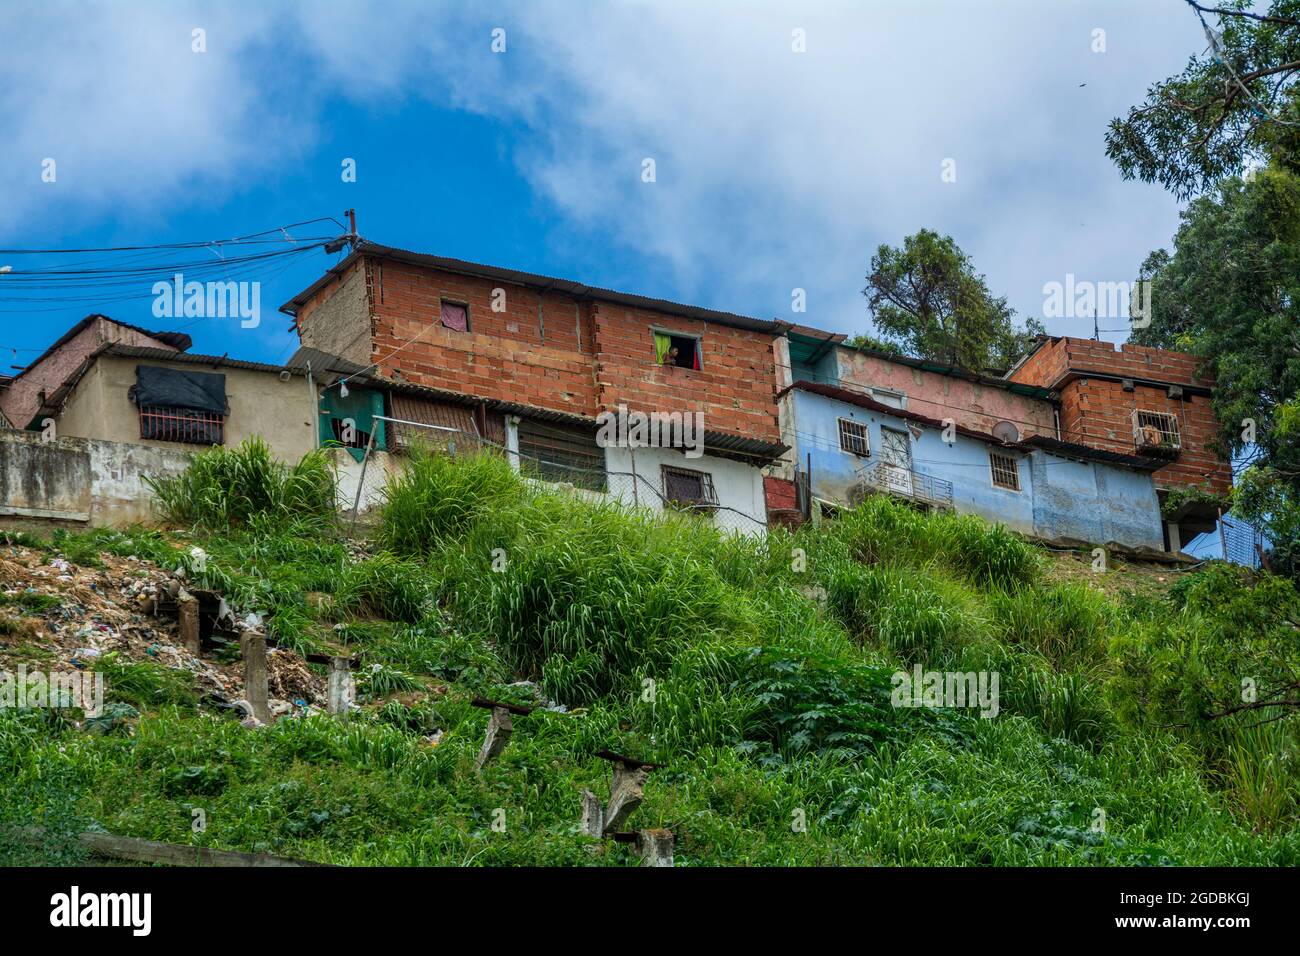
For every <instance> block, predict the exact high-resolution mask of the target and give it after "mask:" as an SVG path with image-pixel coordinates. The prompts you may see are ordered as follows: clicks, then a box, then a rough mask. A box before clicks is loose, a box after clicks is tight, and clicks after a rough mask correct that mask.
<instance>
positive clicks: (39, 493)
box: [0, 431, 190, 527]
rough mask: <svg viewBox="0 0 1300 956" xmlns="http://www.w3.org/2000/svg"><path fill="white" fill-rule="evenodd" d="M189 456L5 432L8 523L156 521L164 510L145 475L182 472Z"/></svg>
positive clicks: (1, 468)
mask: <svg viewBox="0 0 1300 956" xmlns="http://www.w3.org/2000/svg"><path fill="white" fill-rule="evenodd" d="M189 460H190V455H189V453H187V452H184V451H180V450H177V449H168V448H148V447H145V446H144V445H138V444H134V445H133V444H122V443H119V442H109V441H95V440H89V439H85V438H67V437H63V438H59V439H56V440H54V441H44V440H42V437H41V435H40V433H39V432H18V431H0V525H3V526H30V525H33V524H70V525H73V526H80V527H100V526H103V525H125V524H134V523H137V522H148V521H150V520H153V519H154V518H155V517H156V516H155V514H154V511H153V507H152V499H153V493H152V492H151V491H150V490H149V488H148V486H147V485H146V484H145V481H144V479H145V478H146V477H155V478H156V477H162V476H165V475H174V474H178V473H179V472H181V471H183V470H184V469H185V466H186V465H187V464H188V463H189Z"/></svg>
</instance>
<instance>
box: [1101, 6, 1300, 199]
mask: <svg viewBox="0 0 1300 956" xmlns="http://www.w3.org/2000/svg"><path fill="white" fill-rule="evenodd" d="M1186 3H1187V7H1188V14H1187V15H1188V16H1193V17H1196V18H1197V20H1199V22H1200V24H1201V26H1202V29H1203V31H1204V33H1205V48H1204V51H1203V52H1201V53H1198V54H1196V55H1194V56H1192V58H1191V59H1190V60H1189V61H1188V64H1187V67H1186V68H1185V69H1184V70H1183V72H1182V73H1180V74H1178V75H1177V76H1172V77H1169V78H1168V79H1166V80H1164V81H1163V82H1160V83H1157V84H1155V85H1154V86H1152V87H1151V88H1150V89H1149V90H1148V91H1147V97H1146V100H1145V101H1144V102H1143V103H1142V104H1141V105H1139V106H1135V107H1133V108H1132V109H1130V110H1129V112H1128V115H1127V116H1125V117H1123V118H1122V119H1118V118H1117V119H1115V120H1112V121H1111V124H1110V129H1109V131H1108V132H1107V134H1106V154H1107V155H1108V156H1109V157H1110V158H1111V159H1112V160H1114V161H1115V164H1116V165H1117V166H1118V167H1119V169H1120V172H1121V173H1123V175H1124V178H1125V179H1141V180H1143V181H1145V182H1156V183H1160V184H1161V185H1163V186H1164V187H1165V188H1167V189H1169V190H1170V191H1172V192H1173V193H1174V194H1175V195H1177V196H1178V197H1179V198H1180V199H1188V198H1190V197H1191V196H1194V195H1196V194H1197V193H1200V192H1204V191H1206V190H1212V189H1214V188H1215V186H1216V184H1217V183H1218V181H1219V180H1220V179H1221V178H1223V177H1224V176H1227V175H1232V174H1236V173H1238V172H1241V171H1242V169H1243V167H1244V166H1245V165H1247V164H1249V163H1250V162H1251V161H1252V160H1260V161H1262V160H1263V158H1265V157H1270V158H1271V159H1272V160H1273V161H1274V162H1275V163H1278V164H1280V165H1285V166H1287V167H1290V168H1292V169H1297V168H1300V102H1298V101H1297V98H1296V96H1297V91H1298V90H1300V88H1298V87H1297V86H1296V80H1297V78H1298V77H1300V0H1272V2H1271V3H1270V4H1269V7H1268V10H1267V12H1265V13H1258V12H1255V10H1254V9H1253V8H1254V6H1255V4H1254V3H1252V2H1251V0H1226V2H1224V3H1223V4H1221V5H1219V6H1209V5H1206V4H1201V3H1197V2H1194V0H1186Z"/></svg>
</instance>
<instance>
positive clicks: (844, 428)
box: [838, 418, 871, 458]
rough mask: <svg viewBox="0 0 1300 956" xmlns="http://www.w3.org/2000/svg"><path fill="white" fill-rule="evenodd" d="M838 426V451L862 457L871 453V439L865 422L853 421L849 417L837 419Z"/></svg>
mask: <svg viewBox="0 0 1300 956" xmlns="http://www.w3.org/2000/svg"><path fill="white" fill-rule="evenodd" d="M838 421H839V426H840V451H847V452H848V453H849V454H851V455H859V456H861V457H863V458H866V457H868V456H869V455H870V454H871V440H870V437H869V433H868V431H867V425H866V422H855V421H854V420H853V419H851V418H841V419H838Z"/></svg>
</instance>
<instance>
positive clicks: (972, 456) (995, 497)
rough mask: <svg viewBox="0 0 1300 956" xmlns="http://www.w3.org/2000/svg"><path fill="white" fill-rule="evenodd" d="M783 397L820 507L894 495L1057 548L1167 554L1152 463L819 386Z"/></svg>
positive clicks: (792, 389)
mask: <svg viewBox="0 0 1300 956" xmlns="http://www.w3.org/2000/svg"><path fill="white" fill-rule="evenodd" d="M781 400H782V409H783V410H784V411H785V412H786V414H787V415H788V416H789V419H790V421H791V422H792V424H793V426H794V429H795V432H796V434H797V437H798V442H799V444H798V446H797V448H798V451H799V453H800V455H801V461H802V462H804V466H805V469H806V473H807V475H808V485H809V487H810V489H811V493H812V496H813V499H814V501H818V502H825V503H827V504H836V505H840V504H848V505H852V504H855V503H857V502H858V501H860V500H862V498H863V497H865V496H866V495H868V494H874V493H885V494H890V495H893V496H895V497H898V498H902V499H905V500H909V501H912V502H915V503H917V504H919V505H921V506H923V507H930V508H939V509H945V510H952V511H955V512H957V513H958V514H975V515H979V516H980V517H983V518H986V519H988V520H990V521H999V522H1001V523H1002V524H1004V525H1006V526H1007V527H1009V528H1011V529H1012V530H1014V531H1018V532H1020V533H1022V534H1025V535H1029V536H1032V537H1036V538H1041V539H1046V540H1053V541H1064V542H1079V543H1097V544H1104V543H1107V542H1112V541H1113V542H1118V543H1120V544H1123V545H1126V546H1128V547H1133V548H1149V549H1153V550H1160V549H1162V547H1163V541H1162V536H1161V521H1160V510H1159V505H1158V502H1157V499H1156V492H1155V486H1154V484H1153V483H1152V480H1151V471H1152V470H1153V468H1154V467H1155V465H1154V464H1153V463H1152V462H1151V461H1150V460H1149V459H1144V458H1141V457H1139V456H1136V455H1119V454H1116V453H1113V452H1106V451H1101V450H1098V449H1095V448H1089V447H1087V446H1084V445H1077V444H1073V443H1069V442H1062V441H1058V440H1056V439H1054V438H1051V437H1049V436H1046V435H1035V436H1028V437H1026V438H1024V439H1022V440H1019V441H1003V440H1001V439H999V438H998V437H996V436H994V435H993V434H991V433H988V432H981V431H977V430H975V429H971V428H967V427H966V426H964V425H957V424H956V423H955V422H952V421H951V419H950V420H949V421H947V422H945V421H942V420H938V419H933V418H930V417H928V416H925V415H922V414H920V413H918V412H914V411H910V410H904V409H900V408H894V407H892V406H889V405H884V404H882V403H881V402H879V401H877V400H876V399H875V398H873V397H870V396H868V395H865V394H863V393H862V392H859V391H854V390H851V389H846V388H841V387H837V386H834V385H824V384H820V383H816V382H809V381H798V382H795V383H793V384H792V385H790V386H789V387H788V389H787V390H786V391H785V392H784V393H783V394H782V395H781Z"/></svg>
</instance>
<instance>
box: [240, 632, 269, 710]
mask: <svg viewBox="0 0 1300 956" xmlns="http://www.w3.org/2000/svg"><path fill="white" fill-rule="evenodd" d="M239 650H240V651H241V653H242V654H243V655H244V699H245V700H247V701H248V704H249V706H250V707H252V708H253V716H254V717H255V718H257V719H258V720H260V721H261V722H262V723H264V724H266V723H270V721H271V708H270V705H269V703H268V698H269V696H270V692H269V690H268V688H267V672H266V635H265V634H263V633H262V632H261V631H245V632H244V633H243V634H242V635H240V638H239Z"/></svg>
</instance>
